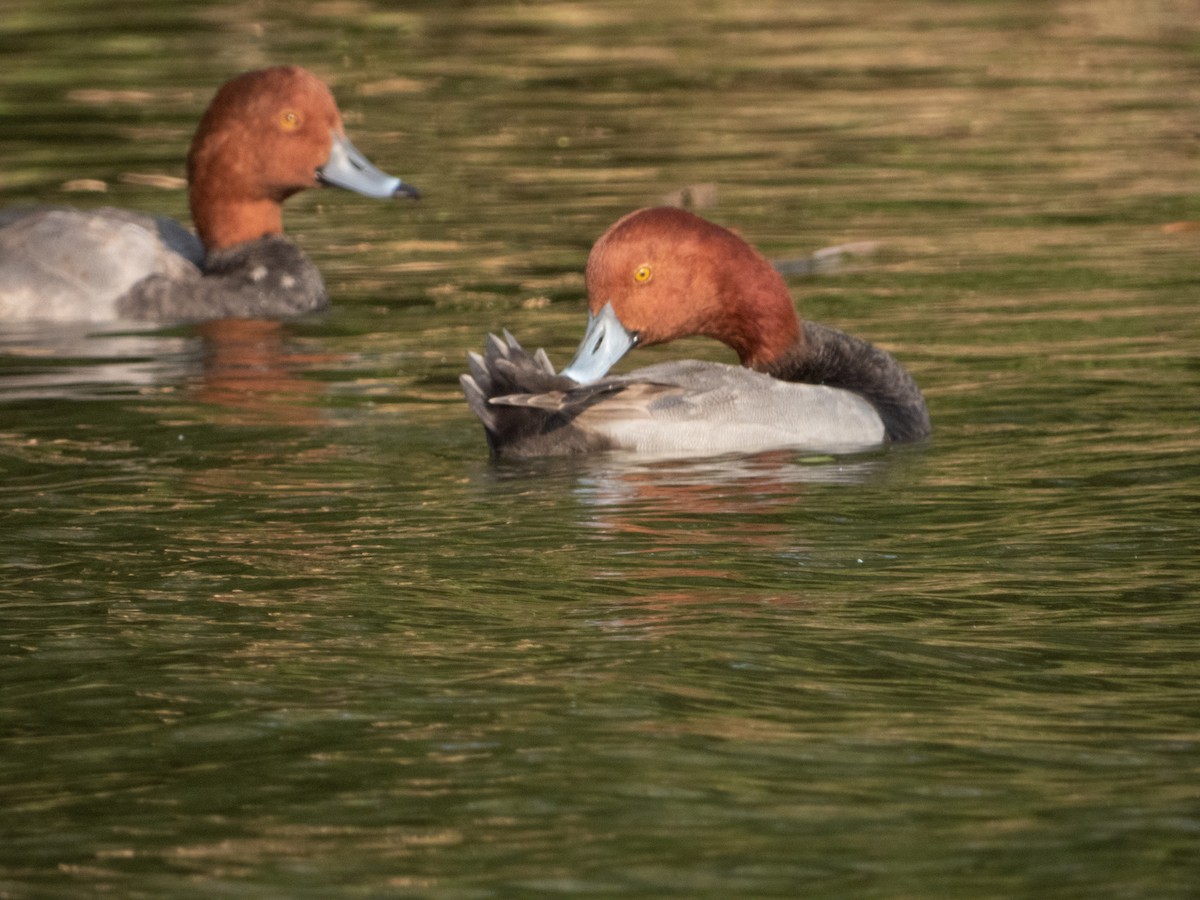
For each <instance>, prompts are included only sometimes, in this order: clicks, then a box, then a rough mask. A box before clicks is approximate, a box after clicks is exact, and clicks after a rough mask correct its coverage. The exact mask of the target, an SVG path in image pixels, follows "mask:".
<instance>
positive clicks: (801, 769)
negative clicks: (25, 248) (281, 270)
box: [0, 0, 1200, 900]
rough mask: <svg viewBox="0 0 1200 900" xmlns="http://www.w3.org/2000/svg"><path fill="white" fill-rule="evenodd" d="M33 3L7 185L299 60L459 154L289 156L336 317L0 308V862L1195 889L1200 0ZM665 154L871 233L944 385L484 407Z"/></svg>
mask: <svg viewBox="0 0 1200 900" xmlns="http://www.w3.org/2000/svg"><path fill="white" fill-rule="evenodd" d="M0 11H2V12H3V15H2V16H0V53H2V55H3V59H4V62H3V72H2V74H0V119H2V121H3V123H4V125H3V129H2V130H0V162H2V166H0V203H3V204H20V203H33V202H50V203H74V204H77V205H83V206H98V205H105V204H109V205H124V206H133V207H139V208H144V209H148V210H151V211H155V212H161V213H168V214H172V215H176V216H180V217H186V202H185V194H184V192H183V190H182V189H181V187H180V180H179V179H180V178H181V177H182V175H183V157H184V154H185V152H186V146H187V141H188V139H189V137H190V134H191V130H192V128H193V127H194V123H195V121H196V119H197V117H198V116H199V114H200V112H201V110H202V109H203V107H204V105H205V103H206V102H207V100H208V98H209V97H210V96H211V93H212V91H213V90H214V89H215V87H216V86H217V84H219V83H220V82H221V81H222V80H224V79H225V78H226V77H228V76H229V75H231V74H233V73H234V72H237V71H240V70H243V69H247V68H253V67H257V66H261V65H266V64H272V63H279V62H296V63H300V64H303V65H306V66H308V67H310V68H312V69H314V70H315V71H317V72H318V73H319V74H321V75H322V76H323V77H325V78H326V79H327V80H329V81H330V82H331V84H332V85H333V88H334V91H335V93H336V94H337V96H338V98H339V101H340V103H341V105H342V109H343V113H344V114H345V118H346V121H347V128H348V131H349V132H350V134H351V136H352V137H353V139H354V141H355V143H356V144H357V145H358V146H359V147H360V149H362V150H363V151H364V152H365V153H366V154H367V155H368V156H370V157H371V158H372V160H373V161H375V162H376V163H377V164H379V165H380V166H381V167H382V168H384V169H387V170H389V171H392V172H394V173H396V174H399V175H402V176H404V177H405V178H406V179H408V180H411V181H413V182H414V183H416V184H417V185H419V186H420V187H421V188H422V189H423V191H424V194H425V198H424V199H423V200H422V201H421V203H420V204H419V205H410V204H394V205H386V204H379V203H375V202H372V201H369V200H365V199H362V198H359V197H355V196H353V195H349V194H345V193H338V192H334V191H322V192H310V193H308V194H305V195H302V196H299V197H297V198H295V199H293V200H292V201H290V202H289V205H288V207H287V211H286V222H287V225H288V228H289V231H290V233H291V234H292V236H293V237H294V238H295V239H296V240H297V241H298V242H299V243H301V244H302V245H303V246H304V247H305V248H306V249H307V250H308V252H309V253H310V254H311V255H312V256H313V257H314V259H315V260H316V261H317V262H318V264H319V265H320V266H321V268H322V270H323V272H324V273H325V276H326V280H327V282H328V284H329V288H330V293H331V295H332V297H333V308H332V310H331V312H330V313H329V314H328V315H327V316H325V317H322V318H318V319H313V320H309V321H304V322H298V323H291V324H285V325H282V326H279V325H272V324H269V323H254V322H225V323H213V324H209V325H205V326H198V327H186V328H174V329H165V330H163V329H157V330H156V329H153V328H136V329H129V328H125V329H122V330H119V331H109V332H97V331H95V330H87V329H73V328H54V329H46V328H36V327H12V326H7V327H2V328H0V896H2V897H14V898H23V897H50V896H72V897H75V896H88V897H95V896H119V897H159V896H206V897H208V896H251V897H331V896H335V897H336V896H370V897H386V896H420V897H439V898H441V897H446V898H487V897H516V896H521V897H526V896H529V897H538V896H549V897H554V896H628V897H714V898H715V897H735V896H736V897H767V896H778V897H820V898H846V897H879V898H884V897H887V898H892V897H898V898H900V897H903V898H910V897H911V898H917V897H920V898H928V897H955V898H962V897H994V898H1014V897H1027V898H1039V900H1042V898H1089V900H1091V898H1105V897H1113V898H1118V897H1119V898H1146V900H1151V898H1153V900H1161V898H1186V897H1193V896H1195V892H1196V890H1197V888H1196V885H1197V884H1200V862H1198V861H1197V860H1200V855H1198V854H1197V847H1198V842H1200V692H1198V690H1197V682H1198V677H1200V651H1198V650H1197V646H1198V639H1200V555H1198V554H1197V548H1198V546H1200V524H1198V518H1200V462H1197V449H1198V448H1200V424H1198V416H1197V413H1198V411H1200V366H1198V365H1197V359H1198V356H1200V317H1198V315H1197V296H1198V291H1200V277H1198V276H1197V273H1196V259H1197V254H1198V251H1200V231H1197V230H1193V226H1192V224H1191V223H1192V222H1193V221H1196V220H1200V192H1198V190H1197V169H1198V166H1200V152H1198V150H1197V134H1198V133H1200V119H1198V118H1197V110H1198V109H1200V80H1198V79H1197V72H1198V71H1200V18H1198V17H1197V15H1196V9H1195V6H1194V4H1192V3H1189V2H1184V0H1178V2H1172V0H1158V2H1155V0H1147V2H1139V3H1111V2H1104V0H1081V2H1065V0H1064V2H1051V3H1041V2H965V0H963V2H942V3H904V4H901V3H887V2H866V0H863V2H858V0H839V2H837V3H824V2H817V3H796V2H791V0H789V2H784V0H779V2H769V0H741V2H736V3H734V2H710V3H679V2H670V0H668V2H665V3H658V4H645V3H635V2H629V0H610V2H583V3H543V2H530V3H521V4H518V3H510V2H504V3H455V4H445V3H432V2H431V3H412V4H404V5H402V6H399V5H392V4H386V3H374V2H366V0H350V2H344V3H321V4H311V5H296V4H281V3H275V2H262V3H255V4H243V3H190V2H185V3H151V2H144V3H133V4H126V5H124V6H122V7H120V8H116V7H113V6H112V5H111V4H99V3H95V2H83V0H79V2H64V0H49V2H46V3H42V4H36V5H35V4H28V3H21V2H15V3H14V2H8V3H3V4H0ZM101 188H103V189H104V190H103V191H101V190H98V189H101ZM664 198H672V199H680V198H682V199H684V200H686V201H687V202H691V203H692V204H693V205H696V206H697V207H699V208H700V211H701V212H702V213H703V214H705V215H707V216H709V217H711V218H713V219H715V220H717V221H719V222H721V223H722V224H725V225H729V226H732V227H735V228H737V229H738V230H739V231H740V232H741V233H742V234H744V235H745V236H746V237H747V238H748V239H750V240H751V241H752V242H754V243H755V244H757V245H758V246H760V247H761V248H762V249H763V250H764V252H766V253H768V255H770V256H772V257H773V258H776V259H797V258H803V257H804V256H806V255H808V254H810V253H812V252H813V251H815V250H817V249H819V248H821V247H827V246H831V245H837V244H846V243H860V242H862V243H865V244H866V245H867V246H866V247H864V248H862V249H864V250H869V251H870V252H866V253H864V254H863V255H858V256H852V257H847V258H845V259H844V260H843V262H842V264H841V265H840V266H836V267H834V268H833V269H832V270H827V271H821V272H819V273H817V274H816V275H813V276H809V277H793V278H791V279H790V283H791V285H792V287H793V290H794V293H795V295H796V298H797V303H798V306H799V308H800V310H801V312H802V313H803V314H804V315H806V316H808V317H810V318H812V319H814V320H816V321H821V322H826V323H828V324H831V325H835V326H838V327H841V328H844V329H846V330H848V331H851V332H853V333H855V334H859V335H861V336H863V337H866V338H868V339H870V340H873V341H875V342H877V343H879V344H881V345H883V346H885V347H887V348H889V349H890V350H892V351H893V352H894V353H895V354H896V355H897V356H898V357H899V358H900V359H902V360H903V361H904V362H905V363H906V364H907V365H908V367H909V368H910V369H911V370H912V371H913V373H914V374H915V375H916V377H917V378H918V380H919V381H920V382H921V384H922V385H923V386H924V388H925V389H926V393H927V396H928V399H929V403H930V408H931V412H932V415H933V420H934V427H935V436H934V439H933V440H932V441H931V442H930V443H929V444H928V445H925V446H921V447H915V448H912V447H910V448H900V449H891V450H884V451H880V452H876V453H868V454H864V455H860V456H853V457H844V458H829V457H822V458H812V457H807V456H804V455H801V454H792V453H776V454H766V455H759V456H753V457H744V458H717V459H708V460H700V461H690V462H689V461H681V462H671V461H658V462H638V461H636V460H630V459H621V458H616V457H608V456H597V457H594V458H588V459H581V460H551V461H533V462H529V463H521V464H512V463H509V464H502V465H497V464H492V463H489V462H488V460H487V458H486V445H485V442H484V438H483V434H482V431H481V429H480V428H479V427H478V425H477V423H476V422H474V421H473V420H472V418H471V416H470V414H469V413H468V411H467V409H466V406H465V403H464V402H463V401H462V399H461V396H460V394H459V389H458V385H457V375H458V373H459V372H460V371H462V370H463V358H464V355H465V353H466V351H467V350H470V349H478V348H480V347H481V346H482V342H483V338H484V335H485V333H486V332H488V331H496V330H498V329H500V328H502V327H507V328H508V329H509V330H511V331H512V332H513V333H514V334H516V335H517V336H518V337H519V338H521V339H522V340H523V341H524V342H525V343H526V344H528V345H531V346H545V347H546V349H547V351H548V352H549V353H550V355H551V358H552V359H553V360H554V361H555V362H556V363H557V364H559V365H562V364H563V363H565V362H566V361H567V359H568V358H569V355H570V353H571V351H572V349H573V348H574V345H575V343H576V341H577V340H578V337H579V335H580V334H581V332H582V327H583V320H584V306H583V302H582V274H581V273H582V269H583V264H584V260H585V258H586V254H587V249H588V247H589V246H590V244H591V242H592V241H593V240H594V239H595V238H596V237H597V236H598V235H599V234H600V233H601V232H602V231H603V230H604V228H605V227H606V226H607V225H608V224H609V223H610V222H611V221H613V220H614V219H616V218H617V217H618V216H619V215H621V214H623V213H625V212H627V211H629V210H631V209H633V208H636V207H638V206H643V205H647V204H652V203H657V202H661V201H662V200H663V199H664ZM679 355H699V356H705V357H707V358H712V359H727V358H728V352H727V351H725V350H724V349H723V348H719V347H714V346H712V345H711V344H709V343H706V342H704V341H698V340H697V341H687V342H682V343H680V344H677V345H672V346H668V347H665V348H656V349H655V350H653V351H638V353H636V354H634V358H633V359H632V360H630V361H628V365H631V366H632V365H638V364H645V363H646V362H648V361H651V360H655V359H664V358H670V357H673V356H679Z"/></svg>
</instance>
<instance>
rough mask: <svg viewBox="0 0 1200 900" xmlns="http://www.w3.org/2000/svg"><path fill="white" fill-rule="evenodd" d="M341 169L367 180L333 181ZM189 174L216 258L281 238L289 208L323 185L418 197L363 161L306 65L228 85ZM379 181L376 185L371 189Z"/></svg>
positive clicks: (198, 141) (195, 144) (198, 218)
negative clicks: (334, 167) (329, 171)
mask: <svg viewBox="0 0 1200 900" xmlns="http://www.w3.org/2000/svg"><path fill="white" fill-rule="evenodd" d="M347 155H349V156H350V159H349V160H346V159H345V157H346V156H347ZM335 162H337V163H342V164H343V167H344V168H347V170H348V172H349V173H350V174H361V175H363V176H364V178H363V180H362V181H360V182H359V183H346V182H344V181H342V180H339V178H338V177H337V176H335V175H330V176H329V177H326V175H325V171H324V169H325V167H327V166H330V165H331V164H332V163H335ZM347 163H348V165H346V164H347ZM187 169H188V187H189V202H190V206H191V211H192V221H193V222H194V223H195V225H196V231H197V232H198V233H199V235H200V239H201V241H203V243H204V246H205V248H206V250H208V251H209V252H210V253H211V252H212V251H214V250H223V249H226V248H228V247H232V246H235V245H237V244H241V243H245V242H246V241H253V240H258V239H259V238H262V237H265V236H267V235H272V234H282V233H283V212H282V208H281V204H282V203H283V201H284V200H286V199H287V198H288V197H290V196H292V194H295V193H297V192H299V191H302V190H305V189H306V188H311V187H316V186H317V185H318V184H319V183H320V182H321V181H328V182H329V183H331V184H336V185H340V186H343V187H349V188H350V189H352V190H358V191H360V192H361V193H367V194H369V195H372V196H380V197H384V196H394V195H400V194H403V195H405V196H413V197H415V196H416V191H415V190H414V189H412V188H411V187H410V186H408V185H406V184H403V183H402V182H401V181H400V179H396V178H389V177H388V176H384V175H383V173H381V172H379V171H378V170H375V169H374V167H372V166H371V165H370V164H369V163H367V162H366V161H365V160H364V159H362V158H361V155H360V154H358V153H357V151H356V150H354V147H353V145H351V144H350V143H349V141H348V140H347V139H346V134H345V130H344V128H343V126H342V116H341V113H340V112H339V111H338V107H337V102H336V101H335V100H334V99H333V94H332V93H331V92H330V90H329V88H328V87H326V86H325V83H324V82H322V81H321V79H319V78H318V77H317V76H316V75H313V74H312V73H311V72H309V71H307V70H305V69H302V68H300V67H299V66H277V67H274V68H270V69H260V70H257V71H254V72H246V73H244V74H242V75H238V76H237V77H235V78H233V79H231V80H229V81H227V82H226V83H225V84H223V85H222V86H221V88H220V89H219V90H218V91H217V93H216V95H215V96H214V97H213V99H212V102H211V103H210V104H209V106H208V109H207V110H206V111H205V113H204V116H203V118H201V120H200V125H199V127H198V128H197V129H196V134H195V136H194V137H193V138H192V146H191V150H190V151H189V152H188V165H187ZM373 176H378V177H377V179H376V181H377V183H376V184H374V185H368V184H367V183H366V178H367V177H373Z"/></svg>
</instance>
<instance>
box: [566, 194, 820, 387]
mask: <svg viewBox="0 0 1200 900" xmlns="http://www.w3.org/2000/svg"><path fill="white" fill-rule="evenodd" d="M586 281H587V295H588V309H589V311H590V313H591V315H593V316H596V315H599V314H600V313H601V311H602V310H603V309H604V307H605V306H611V307H612V311H613V313H614V314H615V315H616V318H617V319H618V320H619V321H620V323H621V325H623V326H624V327H625V329H626V330H627V331H629V332H630V333H631V335H633V336H634V339H635V341H636V343H637V344H638V345H645V346H649V345H651V344H661V343H666V342H667V341H672V340H675V339H676V338H681V337H689V336H691V335H704V336H706V337H710V338H713V339H715V340H718V341H721V342H722V343H724V344H727V345H728V346H730V347H732V348H733V350H734V351H735V352H736V353H737V354H738V359H739V360H740V361H741V363H742V365H744V366H747V367H749V368H753V369H759V370H767V369H769V368H770V367H771V364H772V363H773V362H775V361H776V360H778V359H780V358H782V357H783V356H784V355H785V354H786V353H788V352H789V351H790V350H793V349H794V348H795V346H796V344H797V342H799V341H801V340H802V332H801V330H800V321H799V319H798V318H797V316H796V310H795V307H794V306H793V304H792V298H791V295H790V294H789V292H788V289H787V285H786V284H785V283H784V280H783V277H782V276H781V275H780V274H779V273H778V272H777V271H776V270H775V268H774V267H773V266H772V265H771V263H770V262H768V261H767V259H766V258H765V257H764V256H763V255H762V254H761V253H759V252H758V251H757V250H755V249H754V248H753V247H751V246H750V245H749V244H748V243H746V241H744V240H742V239H741V238H740V237H738V236H737V235H736V234H734V233H733V232H732V231H730V230H729V229H727V228H722V227H721V226H720V225H716V224H714V223H712V222H709V221H707V220H706V219H702V218H700V217H699V216H696V215H693V214H692V213H689V212H687V211H685V210H682V209H675V208H673V207H660V208H653V209H640V210H637V211H636V212H632V213H629V214H628V215H626V216H624V217H623V218H621V219H619V220H617V222H615V223H614V224H613V225H612V226H611V227H610V228H609V229H608V230H607V231H606V232H605V233H604V234H603V235H602V236H601V237H600V239H599V240H598V241H596V243H595V245H594V246H593V247H592V252H591V254H590V255H589V257H588V262H587V273H586Z"/></svg>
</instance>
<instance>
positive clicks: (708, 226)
mask: <svg viewBox="0 0 1200 900" xmlns="http://www.w3.org/2000/svg"><path fill="white" fill-rule="evenodd" d="M587 294H588V306H589V315H588V327H587V331H586V333H585V335H584V338H583V341H582V342H581V343H580V346H579V350H578V352H577V353H576V355H575V358H574V360H573V361H572V362H571V364H570V365H569V366H567V368H565V369H564V370H563V371H562V373H561V374H555V372H554V368H553V367H552V366H551V365H550V362H549V360H548V359H547V357H546V355H545V353H543V352H542V351H541V350H539V351H538V352H537V353H536V354H534V355H532V356H531V355H529V354H528V353H526V352H525V351H524V350H523V349H522V348H521V346H520V345H519V344H518V343H517V342H516V340H514V339H513V338H512V336H511V335H508V334H507V333H506V334H505V339H504V340H500V339H499V338H496V337H495V336H491V337H489V341H488V345H487V349H486V353H485V355H483V356H479V355H478V354H474V353H473V354H470V356H469V357H468V361H469V363H470V369H471V372H470V374H468V375H463V376H462V385H463V390H464V391H465V392H466V396H467V402H468V404H469V405H470V407H471V409H472V411H473V412H474V413H475V414H476V415H477V416H478V417H479V419H480V420H481V421H482V422H483V425H484V430H485V432H486V434H487V439H488V445H489V447H490V448H491V451H492V455H493V456H497V457H509V456H511V457H529V456H550V455H561V454H569V453H582V452H588V451H594V450H626V451H632V452H635V453H640V454H649V455H670V456H694V455H710V454H720V453H753V452H758V451H762V450H769V449H780V448H797V449H804V450H810V451H817V452H853V451H859V450H865V449H869V448H872V447H877V446H879V445H882V444H886V443H893V442H895V443H900V442H911V441H918V440H921V439H923V438H925V437H928V435H929V434H930V424H929V411H928V410H927V408H926V406H925V400H924V398H923V397H922V396H921V391H920V389H919V388H918V387H917V385H916V382H914V381H913V379H912V377H911V376H910V375H909V374H908V373H907V372H906V371H905V370H904V368H903V367H902V366H901V365H900V363H898V362H897V361H896V360H895V359H894V358H893V357H892V356H891V355H890V354H888V353H886V352H885V351H883V350H880V349H878V348H876V347H874V346H872V345H871V344H869V343H867V342H866V341H863V340H861V339H859V338H856V337H852V336H851V335H848V334H845V333H843V332H841V331H837V330H836V329H833V328H829V327H827V326H824V325H817V324H815V323H812V322H801V321H800V319H799V318H798V317H797V315H796V311H795V308H794V306H793V304H792V298H791V296H790V295H789V293H788V290H787V286H786V284H785V283H784V281H783V278H782V276H780V274H779V273H778V272H777V271H776V270H775V269H774V268H773V267H772V266H771V264H770V263H769V262H768V261H767V260H766V259H765V258H764V257H763V256H762V255H761V254H760V253H759V252H758V251H756V250H755V249H754V248H753V247H751V246H750V245H749V244H747V243H746V242H745V241H743V240H742V239H741V238H740V237H738V236H737V235H735V234H734V233H733V232H731V231H729V230H727V229H725V228H722V227H720V226H719V225H714V224H713V223H711V222H708V221H706V220H704V219H702V218H700V217H698V216H695V215H693V214H691V213H689V212H685V211H683V210H680V209H674V208H659V209H643V210H638V211H637V212H633V213H630V214H629V215H627V216H625V217H624V218H622V219H620V220H618V221H617V222H616V223H615V224H614V225H613V226H612V227H611V228H609V229H608V231H607V232H605V233H604V235H603V236H602V237H601V238H600V240H598V241H597V242H596V244H595V246H594V247H593V248H592V252H591V255H590V256H589V257H588V263H587ZM689 335H705V336H707V337H711V338H715V339H716V340H718V341H721V342H723V343H725V344H727V345H728V346H730V347H732V348H733V350H734V351H736V353H737V354H738V358H739V360H740V361H741V366H730V365H724V364H721V363H712V362H700V361H697V360H683V361H678V362H665V363H658V364H656V365H652V366H647V367H645V368H641V369H637V370H635V371H633V372H630V373H629V374H627V375H618V376H610V377H607V378H606V377H604V376H605V375H606V374H607V373H608V370H609V369H610V368H611V367H612V366H613V364H614V363H616V362H617V360H619V359H621V357H623V356H624V355H625V354H626V353H627V352H628V351H630V350H632V349H633V348H634V347H638V346H648V345H651V344H661V343H665V342H667V341H671V340H674V339H676V338H681V337H687V336H689Z"/></svg>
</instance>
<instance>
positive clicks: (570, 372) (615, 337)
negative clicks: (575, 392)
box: [559, 303, 638, 384]
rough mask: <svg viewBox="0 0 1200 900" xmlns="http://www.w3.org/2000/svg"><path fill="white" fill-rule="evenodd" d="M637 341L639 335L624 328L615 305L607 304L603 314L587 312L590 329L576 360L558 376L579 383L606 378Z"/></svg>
mask: <svg viewBox="0 0 1200 900" xmlns="http://www.w3.org/2000/svg"><path fill="white" fill-rule="evenodd" d="M637 342H638V336H637V333H636V332H632V331H629V330H628V329H627V328H626V327H625V326H624V325H622V324H621V320H620V319H618V318H617V314H616V313H615V312H613V308H612V304H611V303H605V304H604V308H603V309H602V310H600V312H598V313H590V312H589V313H588V323H587V330H586V331H585V332H584V334H583V340H582V341H580V342H579V349H578V350H576V351H575V358H574V359H572V360H571V362H570V364H569V365H568V366H567V367H566V368H565V369H563V370H562V372H560V373H559V374H560V375H565V376H566V377H567V378H570V379H572V380H574V381H577V382H579V383H580V384H587V383H588V382H589V381H595V380H596V379H597V378H603V377H604V376H605V375H606V374H608V370H609V369H611V368H612V367H613V366H614V365H616V364H617V361H618V360H619V359H620V358H621V357H622V356H624V355H625V354H626V353H628V352H629V351H630V350H632V349H633V348H634V347H635V346H637Z"/></svg>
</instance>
